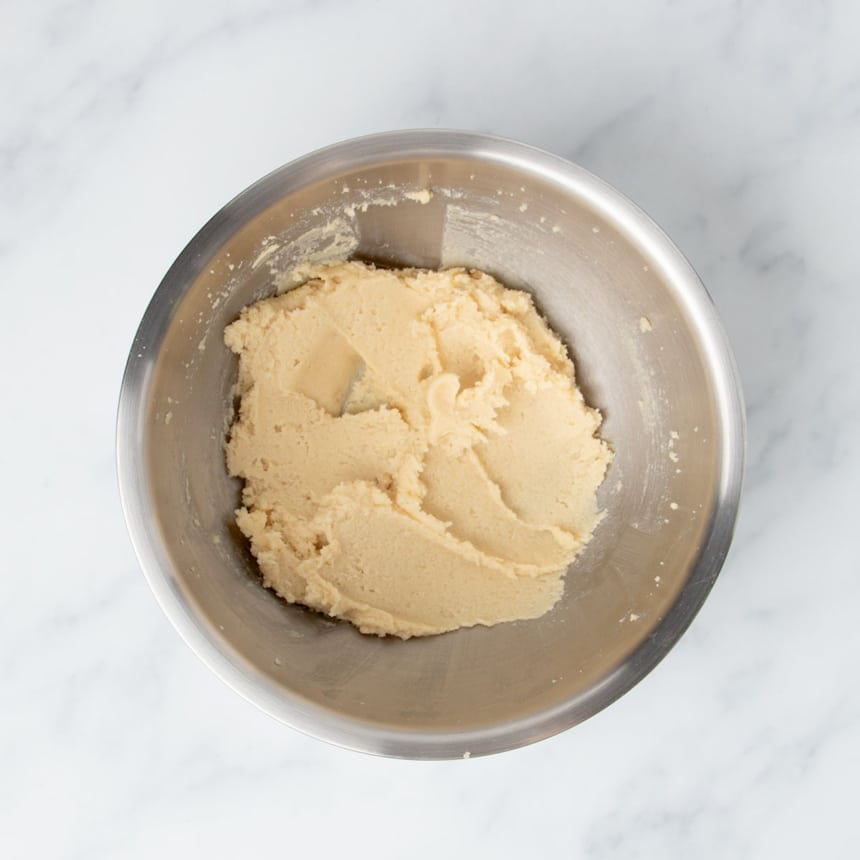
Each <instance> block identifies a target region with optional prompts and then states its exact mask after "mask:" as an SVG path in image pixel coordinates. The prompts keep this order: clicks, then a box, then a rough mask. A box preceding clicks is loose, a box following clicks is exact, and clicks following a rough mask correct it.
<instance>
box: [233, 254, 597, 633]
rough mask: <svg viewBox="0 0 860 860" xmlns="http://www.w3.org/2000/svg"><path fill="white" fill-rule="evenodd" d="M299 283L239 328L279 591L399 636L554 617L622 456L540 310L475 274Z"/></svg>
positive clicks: (242, 382)
mask: <svg viewBox="0 0 860 860" xmlns="http://www.w3.org/2000/svg"><path fill="white" fill-rule="evenodd" d="M299 278H300V279H304V280H306V281H307V283H305V284H304V285H303V286H300V287H297V288H295V289H293V290H292V291H289V292H285V293H283V294H281V295H279V296H277V297H273V298H268V299H264V300H261V301H259V302H257V303H256V304H253V305H251V306H249V307H247V308H246V309H244V310H243V311H242V313H241V316H240V318H239V319H238V320H237V321H235V322H233V323H232V324H230V325H229V326H228V327H227V329H226V331H225V342H226V344H227V345H228V346H229V347H230V348H231V349H232V350H233V351H234V352H235V353H236V354H237V355H238V356H239V380H238V392H239V394H240V396H241V405H240V410H239V415H238V417H237V418H236V420H235V422H234V424H233V426H232V429H231V432H230V438H229V442H228V443H227V463H228V466H229V469H230V473H231V474H232V475H235V476H237V477H240V478H242V479H243V480H244V482H245V483H244V490H243V496H242V500H243V507H242V508H241V509H240V510H239V511H238V512H237V523H238V525H239V528H240V529H241V530H242V532H243V534H244V535H245V536H246V537H247V538H248V539H249V540H250V543H251V549H252V552H253V554H254V556H255V557H256V559H257V561H258V563H259V565H260V569H261V571H262V574H263V581H264V582H265V584H266V585H267V586H269V587H271V588H272V589H273V590H274V591H276V592H277V593H278V594H280V595H281V596H282V597H284V598H285V599H286V600H287V601H289V602H298V603H303V604H305V605H307V606H310V607H312V608H315V609H318V610H320V611H322V612H325V613H327V614H329V615H332V616H337V617H340V618H344V619H347V620H349V621H351V622H352V623H353V624H355V625H356V626H357V627H358V628H359V629H360V630H361V631H362V632H364V633H374V634H378V635H385V634H391V635H394V636H399V637H401V638H409V637H411V636H425V635H429V634H435V633H442V632H445V631H449V630H453V629H455V628H457V627H463V626H473V625H476V624H481V625H492V624H496V623H498V622H502V621H510V620H514V619H528V618H535V617H538V616H540V615H542V614H544V613H545V612H546V611H547V610H549V609H550V608H551V607H552V606H553V605H555V603H556V602H557V601H558V599H559V598H560V596H561V594H562V590H563V580H562V577H563V575H564V573H565V570H566V569H567V567H568V565H569V564H570V563H571V562H572V561H573V559H574V558H575V557H576V555H577V554H578V553H579V552H580V550H581V549H582V548H583V547H584V546H585V544H586V543H587V542H588V540H589V539H590V537H591V535H592V532H593V530H594V528H595V526H596V525H597V522H598V520H599V519H600V514H599V511H598V507H597V502H596V493H597V489H598V486H599V485H600V483H601V482H602V480H603V477H604V475H605V472H606V468H607V466H608V464H609V462H610V459H611V454H610V451H609V448H608V446H607V445H606V443H605V442H603V441H602V440H600V439H599V438H597V437H596V436H595V433H596V431H597V429H598V427H599V424H600V416H599V413H598V412H597V411H596V410H594V409H590V408H589V407H588V406H587V405H586V404H585V402H584V401H583V398H582V395H581V394H580V392H579V390H578V389H577V388H576V385H575V381H574V370H573V364H572V362H571V360H570V358H569V357H568V355H567V350H566V348H565V346H564V345H563V344H562V343H561V342H560V341H559V340H558V338H557V337H556V336H555V335H554V334H553V333H552V332H551V331H550V330H549V328H548V327H547V325H546V324H545V322H544V321H543V320H542V319H541V317H540V316H539V315H538V313H537V311H536V310H535V308H534V305H533V303H532V300H531V298H530V296H528V295H527V294H526V293H523V292H521V291H516V290H509V289H505V288H504V287H502V286H501V285H500V284H499V283H497V282H496V281H495V280H494V279H493V278H492V277H490V276H489V275H487V274H484V273H482V272H479V271H476V270H471V271H467V270H466V269H463V268H457V269H450V270H445V271H436V272H434V271H427V270H419V269H407V270H397V271H392V270H387V269H377V268H375V267H373V266H369V265H367V264H364V263H360V262H332V263H329V264H326V265H320V264H316V265H305V266H301V267H300V269H299Z"/></svg>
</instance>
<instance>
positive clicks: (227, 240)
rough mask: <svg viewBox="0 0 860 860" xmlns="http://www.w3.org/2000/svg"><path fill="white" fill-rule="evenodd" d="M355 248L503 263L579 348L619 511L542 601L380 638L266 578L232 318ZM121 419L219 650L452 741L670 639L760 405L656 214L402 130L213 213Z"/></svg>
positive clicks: (209, 653) (698, 588) (182, 597)
mask: <svg viewBox="0 0 860 860" xmlns="http://www.w3.org/2000/svg"><path fill="white" fill-rule="evenodd" d="M428 191H429V192H432V196H431V194H429V193H427V192H428ZM338 255H340V256H343V255H353V256H358V257H363V258H369V259H372V260H374V261H377V262H380V263H396V264H400V265H414V266H429V267H438V266H447V265H455V264H464V265H468V266H475V267H480V268H483V269H486V270H488V271H490V272H491V273H493V274H494V275H496V276H497V277H498V278H499V279H500V280H501V281H503V282H504V283H506V284H508V285H510V286H515V287H522V288H525V289H528V290H530V291H532V292H533V294H534V296H535V298H536V301H537V303H538V305H539V307H540V309H541V310H542V311H543V313H544V314H545V315H546V316H547V318H548V319H549V321H550V323H551V325H552V326H553V327H554V329H555V330H556V331H557V332H559V333H560V334H561V335H562V336H563V337H564V338H565V339H566V341H567V343H568V344H569V346H570V347H571V350H572V354H573V356H574V358H575V362H576V367H577V373H578V379H579V383H580V385H581V387H582V388H583V390H584V392H585V394H586V397H587V399H588V401H589V402H590V403H591V404H593V405H595V406H597V407H599V408H600V409H601V410H602V412H603V414H604V416H605V422H604V424H603V428H602V435H603V436H604V438H606V439H607V440H609V442H610V443H611V444H612V446H613V447H614V449H615V461H614V463H613V465H612V467H611V469H610V471H609V474H608V477H607V479H606V481H605V483H604V486H603V488H602V491H601V500H602V505H603V506H604V507H605V509H606V516H605V519H604V520H603V522H602V523H601V525H600V526H599V527H598V530H597V533H596V536H595V538H594V540H593V541H592V543H591V544H590V545H589V546H588V548H587V550H586V551H585V552H584V553H583V554H582V555H581V556H580V557H579V559H578V560H577V561H576V562H575V564H574V565H572V567H571V569H570V570H569V571H568V573H567V577H566V589H565V594H564V598H563V600H562V601H561V602H560V603H559V604H558V605H557V606H556V607H555V608H554V609H553V610H552V611H551V612H550V613H548V614H547V615H546V616H544V617H543V618H540V619H538V620H535V621H524V622H516V623H510V624H501V625H498V626H496V627H493V628H473V629H468V630H459V631H457V632H454V633H450V634H446V635H443V636H436V637H431V638H427V639H413V640H410V641H407V642H402V641H400V640H392V639H378V638H373V637H368V636H362V635H361V634H359V633H358V632H357V631H356V630H355V629H354V628H353V627H352V626H350V625H349V624H346V623H336V622H334V621H331V620H329V619H327V618H325V617H323V616H321V615H318V614H315V613H313V612H310V611H308V610H305V609H303V608H301V607H298V606H288V605H286V604H285V603H283V602H282V601H280V600H279V599H278V598H277V597H276V596H275V595H274V594H273V593H271V592H270V591H267V590H266V589H264V588H263V587H262V586H261V585H260V582H259V579H258V576H257V572H256V567H255V562H254V559H253V558H252V557H251V556H250V554H249V552H248V548H247V546H246V544H245V541H244V540H243V538H242V536H241V534H239V532H238V531H237V529H236V527H235V525H234V523H233V510H234V509H235V508H236V507H237V505H238V500H239V486H238V483H237V482H236V481H235V480H232V479H230V478H229V477H228V476H227V474H226V471H225V466H224V456H223V449H222V446H223V440H224V433H225V426H226V424H225V421H226V416H227V414H228V411H229V408H230V406H231V385H232V384H233V382H234V376H235V373H236V363H235V360H234V357H233V356H232V354H231V353H230V351H229V350H228V349H226V348H225V347H224V346H223V343H222V332H223V329H224V326H225V325H226V324H227V323H229V322H230V321H231V320H233V319H235V317H236V315H237V314H238V313H239V311H240V309H241V308H242V307H243V306H245V305H246V304H248V303H249V302H252V301H254V300H256V299H258V298H260V297H262V296H265V295H269V294H271V293H272V292H273V291H274V289H275V286H274V278H275V276H276V274H277V273H278V272H283V271H285V270H287V269H289V268H290V266H291V265H292V264H294V263H296V262H299V261H300V260H301V259H307V258H314V259H321V258H325V257H332V256H338ZM117 437H118V438H117V448H118V461H119V476H120V485H121V491H122V498H123V504H124V507H125V514H126V519H127V521H128V526H129V530H130V532H131V536H132V540H133V542H134V546H135V549H136V551H137V554H138V556H139V558H140V562H141V565H142V567H143V570H144V572H145V573H146V576H147V578H148V580H149V583H150V585H151V586H152V589H153V591H154V592H155V594H156V597H157V598H158V600H159V602H160V603H161V605H162V607H163V609H164V611H165V612H166V613H167V615H168V616H169V617H170V619H171V620H172V621H173V623H174V624H175V625H176V627H177V629H178V630H179V632H180V633H181V635H182V636H183V638H184V639H185V640H186V642H187V643H188V644H189V645H190V646H191V647H192V648H193V649H194V651H196V652H197V654H198V655H199V656H200V657H201V658H202V659H203V661H204V662H205V663H207V664H208V665H209V666H210V668H212V669H213V670H214V671H215V672H216V673H217V674H218V675H220V676H221V677H222V678H223V679H224V680H225V681H226V682H227V683H228V684H230V685H231V686H232V687H234V688H235V689H236V690H237V691H239V692H240V693H242V694H243V695H244V696H246V697H247V698H248V699H249V700H251V701H252V702H254V703H255V704H257V705H258V706H259V707H261V708H263V709H264V710H265V711H267V712H268V713H270V714H272V715H273V716H275V717H277V718H278V719H281V720H283V721H284V722H285V723H288V724H289V725H291V726H293V727H295V728H297V729H299V730H301V731H303V732H306V733H307V734H310V735H314V736H316V737H319V738H323V739H325V740H327V741H331V742H333V743H335V744H339V745H342V746H345V747H350V748H353V749H358V750H365V751H368V752H373V753H381V754H386V755H394V756H405V757H414V758H449V757H458V756H464V755H466V754H467V753H468V754H470V755H472V756H477V755H481V754H486V753H492V752H497V751H500V750H505V749H510V748H512V747H516V746H520V745H522V744H527V743H530V742H532V741H536V740H539V739H541V738H545V737H547V736H549V735H552V734H554V733H555V732H558V731H561V730H562V729H566V728H568V727H569V726H572V725H574V724H575V723H578V722H580V721H582V720H584V719H586V718H587V717H589V716H591V715H592V714H594V713H596V712H597V711H599V710H600V709H601V708H603V707H605V706H606V705H608V704H609V703H610V702H612V701H613V700H615V699H617V698H618V697H619V696H621V695H622V694H623V693H624V692H626V691H627V690H629V689H630V688H631V687H632V686H633V685H634V684H635V683H637V682H638V681H639V680H640V679H641V678H643V677H644V676H645V675H646V674H647V672H648V671H649V670H650V669H652V668H653V667H654V666H655V665H656V664H657V662H658V661H659V660H660V659H661V658H662V657H663V656H664V655H665V654H666V653H667V652H668V651H669V649H670V648H671V647H672V645H673V644H674V643H675V642H676V641H677V640H678V638H679V636H680V635H681V634H682V632H683V631H684V630H685V628H686V627H687V626H688V624H689V623H690V621H691V620H692V619H693V616H694V615H695V613H696V612H697V610H698V609H699V607H700V606H701V604H702V602H703V600H704V599H705V597H706V595H707V593H708V591H709V589H710V588H711V586H712V584H713V582H714V580H715V578H716V576H717V574H718V572H719V569H720V566H721V565H722V562H723V559H724V557H725V555H726V552H727V550H728V547H729V543H730V541H731V535H732V530H733V526H734V522H735V516H736V512H737V507H738V498H739V494H740V488H741V473H742V460H743V449H744V422H743V404H742V400H741V395H740V390H739V384H738V378H737V375H736V371H735V367H734V364H733V360H732V357H731V353H730V350H729V347H728V345H727V342H726V338H725V336H724V334H723V331H722V328H721V326H720V323H719V321H718V319H717V315H716V313H715V311H714V308H713V306H712V304H711V302H710V300H709V298H708V295H707V294H706V292H705V290H704V288H703V287H702V285H701V283H700V282H699V279H698V278H697V276H696V274H695V272H694V271H693V270H692V269H691V267H690V266H689V264H688V263H687V262H686V261H685V259H684V258H683V257H682V255H681V254H680V253H679V252H678V250H677V249H676V248H675V247H674V245H673V244H672V243H671V241H670V240H669V239H668V238H667V237H666V236H665V235H664V234H663V233H662V232H661V231H660V229H659V228H658V227H657V226H656V225H655V224H654V223H653V222H652V221H651V220H650V219H649V218H648V217H647V216H646V215H645V214H643V213H642V212H641V211H640V210H639V209H637V208H636V207H635V206H634V205H633V204H632V203H630V202H629V201H628V200H627V199H626V198H624V197H623V196H622V195H621V194H619V193H618V192H617V191H615V190H613V189H612V188H610V187H609V186H608V185H606V184H605V183H603V182H602V181H600V180H599V179H596V178H595V177H594V176H592V175H590V174H589V173H587V172H586V171H584V170H582V169H581V168H579V167H576V166H575V165H573V164H570V163H569V162H567V161H564V160H563V159H561V158H557V157H555V156H553V155H549V154H547V153H545V152H542V151H539V150H537V149H533V148H532V147H529V146H525V145H522V144H519V143H514V142H511V141H507V140H499V139H497V138H492V137H487V136H484V135H478V134H469V133H463V132H443V131H407V132H396V133H389V134H382V135H376V136H372V137H365V138H360V139H357V140H351V141H347V142H345V143H340V144H337V145H335V146H332V147H329V148H328V149H324V150H321V151H319V152H316V153H313V154H312V155H309V156H307V157H305V158H301V159H299V160H298V161H295V162H293V163H292V164H289V165H287V166H286V167H283V168H281V169H280V170H277V171H275V172H274V173H272V174H270V175H269V176H267V177H266V178H264V179H262V180H260V181H259V182H258V183H257V184H256V185H254V186H252V187H251V188H249V189H248V190H247V191H245V192H243V193H242V194H241V195H239V196H238V197H237V198H236V199H235V200H233V201H232V202H231V203H229V204H228V205H227V206H225V207H224V209H222V210H221V211H220V212H219V213H218V214H217V215H215V217H214V218H212V220H211V221H210V222H209V223H208V224H206V226H205V227H203V229H202V230H201V231H200V232H199V233H198V234H197V235H196V236H195V237H194V239H192V240H191V242H190V244H189V245H188V247H187V248H186V249H185V250H184V251H183V252H182V254H181V255H180V257H179V259H178V260H177V261H176V262H175V263H174V265H173V266H172V268H171V269H170V271H169V272H168V273H167V275H166V277H165V278H164V280H163V282H162V283H161V285H160V286H159V288H158V290H157V292H156V293H155V296H154V298H153V299H152V302H151V303H150V305H149V307H148V309H147V311H146V314H145V316H144V318H143V321H142V322H141V324H140V329H139V330H138V333H137V336H136V338H135V341H134V345H133V346H132V349H131V355H130V357H129V361H128V365H127V368H126V372H125V378H124V380H123V386H122V393H121V397H120V405H119V418H118V430H117ZM535 445H540V439H536V440H535ZM535 479H536V480H540V476H539V475H536V476H535Z"/></svg>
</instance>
